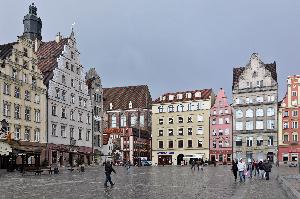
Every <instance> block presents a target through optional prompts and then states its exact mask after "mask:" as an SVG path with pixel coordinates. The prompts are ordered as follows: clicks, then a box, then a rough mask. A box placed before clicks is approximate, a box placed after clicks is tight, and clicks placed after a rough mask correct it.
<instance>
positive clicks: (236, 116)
mask: <svg viewBox="0 0 300 199" xmlns="http://www.w3.org/2000/svg"><path fill="white" fill-rule="evenodd" d="M232 94H233V105H232V107H233V109H234V112H233V150H234V151H233V153H234V155H233V156H234V158H246V159H247V161H250V160H251V159H252V158H254V159H255V160H261V159H266V158H268V159H269V160H270V161H274V160H276V157H277V144H278V142H277V100H278V83H277V72H276V63H275V62H274V63H272V64H264V63H263V62H262V61H261V59H260V58H259V56H258V54H256V53H253V54H252V55H251V57H250V61H249V63H248V64H247V65H246V66H245V67H241V68H234V69H233V86H232Z"/></svg>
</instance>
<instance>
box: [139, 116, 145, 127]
mask: <svg viewBox="0 0 300 199" xmlns="http://www.w3.org/2000/svg"><path fill="white" fill-rule="evenodd" d="M144 121H145V116H144V115H140V126H141V127H144V125H145V122H144Z"/></svg>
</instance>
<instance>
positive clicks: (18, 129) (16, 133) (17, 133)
mask: <svg viewBox="0 0 300 199" xmlns="http://www.w3.org/2000/svg"><path fill="white" fill-rule="evenodd" d="M20 132H21V130H20V127H15V137H14V138H15V140H19V139H20V137H21V136H20V134H21V133H20Z"/></svg>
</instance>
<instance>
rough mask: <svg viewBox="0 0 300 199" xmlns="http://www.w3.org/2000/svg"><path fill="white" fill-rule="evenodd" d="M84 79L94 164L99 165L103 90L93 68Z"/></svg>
mask: <svg viewBox="0 0 300 199" xmlns="http://www.w3.org/2000/svg"><path fill="white" fill-rule="evenodd" d="M85 79H86V84H87V86H88V89H89V95H90V98H91V103H92V109H93V134H94V139H93V150H94V152H93V153H94V154H95V162H97V163H99V162H100V161H101V160H100V159H101V151H102V150H101V149H102V140H103V138H102V137H103V89H102V84H101V78H100V76H99V75H98V74H97V71H96V69H95V68H91V69H90V70H89V71H88V72H87V73H86V76H85Z"/></svg>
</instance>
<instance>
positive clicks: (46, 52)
mask: <svg viewBox="0 0 300 199" xmlns="http://www.w3.org/2000/svg"><path fill="white" fill-rule="evenodd" d="M67 43H68V38H63V39H61V40H60V41H59V42H58V43H57V42H56V41H49V42H42V43H41V45H40V47H39V49H38V51H37V56H38V67H39V69H40V70H41V72H42V73H43V76H44V83H45V84H46V85H48V83H49V81H50V80H51V79H52V77H53V70H54V69H55V68H56V67H57V58H58V57H59V56H60V55H61V54H62V52H63V50H64V46H65V45H67Z"/></svg>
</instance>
